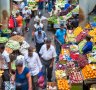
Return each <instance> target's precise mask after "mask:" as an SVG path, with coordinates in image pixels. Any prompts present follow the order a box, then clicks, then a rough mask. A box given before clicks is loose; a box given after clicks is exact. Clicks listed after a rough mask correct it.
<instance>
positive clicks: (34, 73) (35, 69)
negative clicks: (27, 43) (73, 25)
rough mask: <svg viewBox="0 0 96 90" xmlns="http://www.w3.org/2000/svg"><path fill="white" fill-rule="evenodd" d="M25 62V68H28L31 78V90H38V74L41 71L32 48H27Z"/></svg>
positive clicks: (40, 65) (40, 64) (39, 63)
mask: <svg viewBox="0 0 96 90" xmlns="http://www.w3.org/2000/svg"><path fill="white" fill-rule="evenodd" d="M25 61H26V63H27V67H28V68H29V70H30V74H31V77H32V85H33V90H39V89H38V88H39V87H38V74H39V72H40V71H41V70H42V63H41V61H40V58H39V56H38V54H37V53H36V52H33V48H32V47H29V49H28V55H27V54H26V55H25Z"/></svg>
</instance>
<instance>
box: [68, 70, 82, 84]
mask: <svg viewBox="0 0 96 90" xmlns="http://www.w3.org/2000/svg"><path fill="white" fill-rule="evenodd" d="M69 79H70V81H71V83H74V84H76V83H82V82H83V77H82V75H81V72H80V71H79V72H78V71H76V70H75V71H71V73H70V74H69Z"/></svg>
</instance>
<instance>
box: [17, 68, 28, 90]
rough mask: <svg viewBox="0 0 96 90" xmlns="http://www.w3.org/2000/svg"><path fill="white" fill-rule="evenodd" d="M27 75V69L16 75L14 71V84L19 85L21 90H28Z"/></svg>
mask: <svg viewBox="0 0 96 90" xmlns="http://www.w3.org/2000/svg"><path fill="white" fill-rule="evenodd" d="M28 73H29V69H28V68H26V67H25V68H24V70H23V72H22V73H21V74H19V73H18V71H17V70H16V84H17V85H18V84H21V85H22V86H21V88H22V89H21V90H28V80H27V77H26V75H27V74H28Z"/></svg>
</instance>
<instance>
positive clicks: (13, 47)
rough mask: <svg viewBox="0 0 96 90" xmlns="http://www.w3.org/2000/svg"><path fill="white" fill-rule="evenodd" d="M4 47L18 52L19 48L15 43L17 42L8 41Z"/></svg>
mask: <svg viewBox="0 0 96 90" xmlns="http://www.w3.org/2000/svg"><path fill="white" fill-rule="evenodd" d="M5 47H9V48H11V49H12V50H18V49H19V48H20V44H19V42H17V41H14V40H9V41H8V42H7V43H6V45H5Z"/></svg>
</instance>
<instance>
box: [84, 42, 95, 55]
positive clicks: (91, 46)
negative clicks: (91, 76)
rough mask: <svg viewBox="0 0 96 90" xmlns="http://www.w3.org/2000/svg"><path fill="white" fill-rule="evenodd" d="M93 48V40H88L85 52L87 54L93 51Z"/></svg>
mask: <svg viewBox="0 0 96 90" xmlns="http://www.w3.org/2000/svg"><path fill="white" fill-rule="evenodd" d="M92 48H93V43H92V42H91V41H89V42H86V44H85V46H84V47H83V49H82V51H83V54H87V53H88V52H91V51H92Z"/></svg>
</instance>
